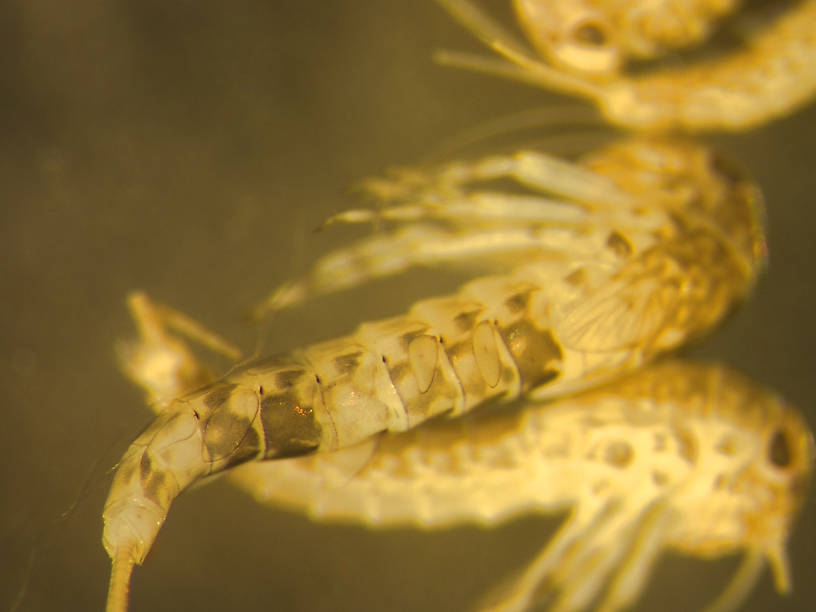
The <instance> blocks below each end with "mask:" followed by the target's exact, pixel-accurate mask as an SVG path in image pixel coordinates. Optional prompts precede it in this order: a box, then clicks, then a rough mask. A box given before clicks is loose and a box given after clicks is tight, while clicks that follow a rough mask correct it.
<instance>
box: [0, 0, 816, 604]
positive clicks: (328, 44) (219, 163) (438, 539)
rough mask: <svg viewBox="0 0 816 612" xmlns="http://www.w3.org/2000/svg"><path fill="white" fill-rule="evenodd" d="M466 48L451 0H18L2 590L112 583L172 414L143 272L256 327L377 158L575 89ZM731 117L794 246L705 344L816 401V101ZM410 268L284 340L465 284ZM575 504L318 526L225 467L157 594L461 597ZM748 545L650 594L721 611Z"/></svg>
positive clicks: (9, 53)
mask: <svg viewBox="0 0 816 612" xmlns="http://www.w3.org/2000/svg"><path fill="white" fill-rule="evenodd" d="M442 45H445V46H448V47H453V48H472V49H476V48H478V47H477V46H476V45H475V44H474V43H473V42H472V41H471V40H470V39H469V37H468V36H467V34H465V33H464V32H462V31H461V30H460V29H459V28H458V27H457V26H456V25H455V24H453V23H452V22H451V21H450V19H449V18H448V17H447V16H446V15H445V14H444V13H443V12H442V11H441V10H439V9H438V8H437V7H436V6H435V5H434V4H433V3H432V2H431V1H430V0H422V1H415V2H410V3H407V2H397V1H395V0H381V1H380V2H376V3H371V2H369V3H362V2H351V1H350V0H334V1H332V0H327V1H325V2H321V3H304V2H301V1H297V0H276V1H275V2H261V1H260V0H255V1H252V0H243V1H239V2H232V3H221V2H212V1H205V2H197V3H174V2H167V1H166V0H161V1H157V0H140V1H138V2H137V1H135V0H134V1H125V0H116V1H113V2H107V3H99V2H92V1H90V0H78V1H75V2H72V3H55V2H47V1H44V0H26V1H25V2H23V1H14V2H7V3H3V4H2V5H0V202H1V203H0V215H2V216H1V217H0V218H2V224H0V231H1V232H2V239H0V270H2V272H1V273H0V283H2V296H3V297H2V301H0V311H1V312H2V321H3V323H2V325H0V333H1V334H2V340H1V342H2V355H1V356H0V360H2V361H1V362H0V381H2V382H0V384H2V387H1V388H2V389H3V397H4V402H3V407H2V414H3V415H4V417H5V418H4V422H3V425H2V427H0V448H2V449H3V450H4V459H5V460H4V464H3V467H2V468H1V469H0V498H2V502H0V558H2V562H3V571H2V572H1V573H0V608H4V609H7V608H9V607H10V606H11V605H12V603H13V602H14V601H15V599H16V598H17V597H18V595H19V594H20V589H21V588H23V587H24V585H27V586H25V588H24V589H23V591H22V602H21V603H20V605H19V608H18V609H19V610H57V609H59V610H94V609H101V608H102V606H103V602H104V597H105V590H106V586H107V576H108V559H107V556H106V554H105V552H104V550H103V549H102V546H101V543H100V535H101V528H102V525H101V519H100V513H101V508H102V504H103V501H104V496H105V493H106V488H107V486H108V484H109V478H106V477H105V474H104V472H105V470H106V469H107V468H108V467H110V466H111V465H112V464H113V463H114V462H115V461H116V460H117V459H118V457H119V455H120V454H121V452H122V451H123V449H124V448H125V447H126V445H127V443H128V441H129V439H130V438H131V437H132V436H134V435H135V434H136V433H137V432H138V431H139V430H140V428H141V427H143V426H144V425H145V424H146V423H147V422H148V420H149V414H148V411H147V410H146V408H145V407H144V403H143V401H142V398H141V396H140V393H139V392H138V391H136V390H135V389H133V388H132V387H131V386H130V385H129V384H128V383H126V382H125V381H124V379H123V378H122V376H121V375H120V374H119V373H118V371H117V369H116V365H115V361H114V354H113V343H114V341H115V339H117V338H120V337H122V336H123V335H126V334H127V333H129V331H130V327H129V326H130V322H129V320H128V316H127V313H126V312H125V308H124V303H123V298H124V295H125V294H126V292H127V291H129V290H132V289H135V288H142V289H145V290H146V291H148V292H149V293H150V294H151V295H153V296H155V297H156V298H158V299H161V300H163V301H166V302H168V303H170V304H173V305H174V306H176V307H178V308H179V309H181V310H184V311H187V312H189V313H191V314H192V315H193V316H195V317H197V318H199V319H200V320H202V321H203V322H205V323H206V324H208V325H210V326H211V327H213V328H214V329H216V330H219V331H220V332H222V333H223V334H224V335H226V336H227V337H230V338H234V339H236V340H238V341H240V342H242V343H243V346H244V347H245V348H247V349H248V350H252V348H253V346H254V342H255V338H256V337H257V335H258V334H257V332H256V330H254V329H253V328H252V327H251V326H250V325H249V324H247V323H246V322H245V321H244V320H243V319H242V317H243V315H244V314H245V313H246V312H247V309H248V307H249V306H250V305H251V304H252V303H253V302H254V301H255V300H257V299H259V298H261V297H262V296H263V295H265V293H266V292H267V291H268V290H269V289H271V288H272V287H273V286H275V285H276V284H277V283H279V282H281V281H282V280H284V279H286V278H288V277H290V276H292V275H294V274H297V273H299V272H302V271H304V270H305V268H306V266H307V265H308V263H309V262H310V261H312V259H313V258H314V257H315V256H316V255H318V254H320V253H323V252H325V251H326V250H327V249H328V248H329V247H331V246H332V245H336V244H338V242H339V241H341V240H343V239H344V238H348V237H349V236H350V235H352V233H353V230H347V229H336V230H332V231H329V232H325V233H321V234H315V233H313V232H312V229H313V228H314V227H316V226H317V225H318V224H319V223H320V222H321V221H322V220H323V219H324V218H325V217H326V216H327V215H329V214H330V213H332V212H336V211H338V210H340V209H343V208H347V207H349V206H351V205H353V204H354V200H353V198H352V197H349V196H347V195H346V194H345V190H346V188H347V187H348V186H349V185H351V184H352V183H353V182H354V181H355V180H357V179H359V178H361V177H363V176H366V175H369V174H372V173H376V172H378V171H379V170H380V169H381V168H383V167H384V166H386V165H390V164H397V163H402V164H406V163H415V162H417V161H421V160H423V159H425V158H427V157H428V156H430V155H432V154H433V153H434V152H435V151H436V150H437V149H436V148H437V147H439V146H441V144H443V143H444V142H445V141H447V140H449V139H452V138H454V137H456V135H457V134H461V133H462V132H463V131H465V130H468V129H471V128H473V127H475V126H479V125H483V124H484V123H485V122H487V121H489V120H491V119H494V118H496V117H498V116H501V115H506V114H508V113H512V112H517V111H520V110H524V109H529V108H532V107H535V106H541V105H542V104H544V103H551V102H552V99H551V98H546V97H545V96H544V95H543V94H542V93H541V92H539V91H535V90H532V89H530V88H526V87H523V86H520V85H513V84H509V83H503V82H499V81H496V80H493V79H489V78H487V77H483V76H479V75H471V74H460V73H456V72H451V71H450V70H446V69H442V68H438V67H436V66H434V65H433V64H432V62H431V60H430V53H431V50H432V49H434V48H436V47H439V46H442ZM711 140H716V141H717V142H718V143H719V144H721V145H722V146H723V147H725V148H726V149H727V150H729V151H731V152H732V154H733V155H734V156H736V157H737V158H738V159H739V160H740V161H741V162H742V163H743V164H744V165H745V166H746V167H747V168H749V169H750V171H751V172H752V173H753V174H754V176H755V177H756V178H757V179H758V180H759V182H760V183H761V184H762V185H763V187H764V189H765V191H766V195H767V199H768V215H769V224H770V246H771V263H770V268H769V271H768V273H767V275H766V277H765V278H764V279H763V280H762V282H761V284H760V286H759V289H758V291H757V293H756V295H755V296H754V297H753V298H752V299H751V301H750V302H749V303H748V304H747V305H746V307H745V308H743V309H742V310H741V311H740V312H739V313H738V314H737V315H736V316H734V317H733V319H732V320H731V321H729V323H728V325H727V326H726V327H725V328H724V329H722V330H720V331H719V332H718V333H717V334H716V335H715V336H714V337H713V338H711V339H709V340H707V341H706V342H705V343H704V344H702V345H701V346H699V347H697V348H696V349H695V350H694V351H693V352H694V353H695V354H701V355H705V356H707V357H711V358H717V359H722V360H724V361H727V362H729V363H731V364H733V365H734V366H736V367H738V368H740V369H742V370H743V371H745V372H747V373H749V374H751V375H753V376H754V377H755V378H756V379H758V380H759V381H761V382H763V383H764V384H766V385H769V386H771V387H773V388H775V389H777V390H779V391H780V392H781V393H783V394H784V395H785V396H786V397H787V398H788V399H789V400H791V401H792V402H793V403H795V404H797V405H798V406H800V407H801V408H802V409H803V410H804V411H805V412H806V414H808V415H809V418H810V421H811V423H816V412H814V411H813V409H812V406H813V391H812V380H813V369H814V366H815V365H816V358H814V353H813V347H814V346H816V333H814V329H816V327H815V326H814V324H813V323H812V314H813V312H814V311H816V281H815V280H814V279H816V275H814V273H813V270H812V262H813V261H816V244H814V242H816V241H814V240H813V237H812V234H813V231H812V228H813V227H814V221H815V220H816V215H815V214H814V208H815V207H814V206H813V200H814V195H813V194H814V193H816V173H814V172H813V170H812V168H811V166H812V164H811V162H810V161H809V160H810V159H811V156H812V147H813V143H814V142H816V107H813V106H811V108H809V109H806V110H805V111H803V112H801V113H799V114H797V115H796V116H794V117H791V118H789V119H788V120H785V121H782V122H778V123H776V124H774V125H771V126H769V127H767V128H764V129H762V130H758V131H756V132H753V133H751V134H744V135H738V136H729V137H724V136H717V137H716V138H711ZM410 280H411V284H412V287H410V288H409V289H408V290H406V291H404V292H400V291H395V289H396V288H402V286H403V285H404V284H405V283H403V282H400V283H394V284H391V285H388V287H387V290H384V289H383V286H382V285H378V286H376V287H373V288H371V289H366V290H363V291H360V292H356V293H355V294H354V295H353V296H347V295H345V296H344V295H341V296H338V297H336V298H332V299H331V300H326V301H323V302H318V303H316V304H315V305H314V306H311V307H309V308H307V309H304V310H303V311H302V312H299V313H298V314H297V315H286V316H281V317H279V318H277V319H275V320H273V321H272V322H271V323H270V325H269V331H270V333H269V334H268V337H267V340H266V348H267V350H269V351H270V352H271V351H273V350H274V351H277V350H284V349H287V348H290V347H292V346H295V345H297V344H301V343H303V342H305V341H311V340H315V339H317V338H320V337H325V336H328V335H331V334H336V333H338V332H341V331H347V330H350V329H351V328H352V326H353V324H354V322H355V321H356V320H358V319H361V318H364V317H365V318H368V317H372V316H376V315H383V314H388V313H392V312H396V311H397V309H398V308H399V307H400V306H401V305H404V304H406V303H409V302H410V301H411V300H413V299H414V298H416V297H418V296H420V295H431V294H432V293H434V292H435V291H438V290H439V289H440V288H442V287H443V286H444V283H446V282H449V281H448V280H447V279H445V280H440V279H439V278H438V277H436V276H430V275H427V274H426V275H422V274H419V275H412V276H411V277H410ZM385 294H387V295H388V296H389V298H388V299H387V300H386V299H385V298H383V296H384V295H385ZM86 483H89V484H88V486H87V487H86V486H85V485H86ZM76 499H78V500H79V501H78V504H77V505H76V507H74V508H71V511H70V513H69V514H68V516H67V518H65V519H64V520H59V516H60V514H61V513H62V512H63V511H65V510H67V509H69V508H70V507H71V506H72V503H73V502H74V501H75V500H76ZM815 521H816V506H814V503H813V502H812V501H811V502H810V503H809V505H808V506H807V507H806V509H805V512H804V515H803V518H802V519H801V520H800V523H799V526H798V529H797V531H796V532H795V535H794V538H793V541H792V543H791V549H792V560H793V572H794V581H795V587H794V594H793V597H792V598H790V599H788V600H780V599H778V598H777V596H776V595H775V594H774V593H773V590H772V587H771V584H770V581H769V580H768V579H767V578H766V579H763V581H762V583H761V584H760V585H759V587H758V588H757V589H756V590H755V592H754V593H753V595H752V597H751V601H750V604H749V605H748V609H750V610H765V609H769V608H771V607H773V608H774V609H791V610H793V609H810V607H811V606H812V603H813V601H814V599H815V598H816V572H814V569H813V568H814V567H816V552H814V551H816V527H815V526H814V524H816V522H815ZM552 526H553V523H552V522H543V521H539V520H537V519H528V520H523V521H518V522H515V523H512V524H510V525H508V526H507V527H506V528H503V529H499V530H492V531H485V530H480V529H478V528H462V529H456V530H450V531H445V532H439V533H418V532H414V531H410V530H399V531H389V532H374V531H367V530H363V529H357V528H352V527H336V526H326V525H318V524H312V523H311V522H309V521H308V520H306V519H304V518H302V517H300V516H297V515H292V514H289V513H285V512H276V511H273V510H270V509H269V508H264V507H260V506H258V505H256V504H255V503H253V502H252V501H251V500H250V499H248V498H247V497H246V496H244V495H243V494H241V493H240V492H238V491H236V490H233V489H232V488H231V487H230V486H229V484H228V483H226V482H217V483H213V484H211V485H209V486H207V487H203V488H201V489H198V490H195V491H192V492H190V493H188V494H186V495H184V496H182V497H181V498H180V499H179V500H178V501H177V503H176V504H174V506H173V510H172V511H171V514H170V518H169V521H168V523H167V526H166V528H165V529H163V530H162V532H161V534H160V536H159V539H158V541H157V543H156V545H155V548H154V550H153V551H152V552H151V554H150V556H149V557H148V561H147V564H146V566H145V567H143V568H137V570H136V573H135V577H134V583H133V597H132V602H133V610H135V611H137V612H138V611H139V610H205V609H206V610H226V609H241V610H266V609H277V610H361V609H369V610H374V609H393V610H414V609H436V610H454V609H463V608H466V607H467V606H468V605H469V604H471V603H472V602H473V601H474V600H475V599H476V598H477V597H478V596H479V595H480V594H481V593H482V592H483V590H484V587H485V585H489V584H492V583H494V582H495V581H496V580H497V578H499V577H500V576H501V575H503V574H504V573H506V572H507V571H509V570H510V569H512V568H513V567H516V566H518V565H520V564H521V563H522V562H523V561H525V560H526V559H527V558H529V556H530V555H531V554H532V553H533V552H534V551H535V550H536V549H537V548H538V547H539V546H540V544H541V543H542V542H543V541H544V538H546V537H547V535H548V533H549V531H550V530H551V529H552ZM32 555H33V557H32ZM31 559H33V562H31V563H29V561H30V560H31ZM732 566H733V564H732V563H728V562H725V563H718V564H703V563H699V562H685V561H679V560H674V559H673V560H667V561H666V562H665V563H663V564H662V565H661V567H660V568H659V573H658V576H657V577H656V580H655V581H654V582H653V583H652V588H651V589H650V591H649V592H648V593H647V595H646V599H645V600H644V602H643V608H644V609H654V608H655V607H657V606H662V605H663V604H664V603H666V602H670V603H671V605H672V608H673V609H677V610H683V609H687V608H688V607H689V606H698V605H699V604H700V603H702V602H703V601H706V600H707V599H708V597H709V596H710V595H711V594H713V593H714V592H715V591H716V590H717V589H718V588H719V587H720V586H721V585H722V581H723V580H724V578H725V575H726V572H727V571H728V570H729V569H730V568H731V567H732Z"/></svg>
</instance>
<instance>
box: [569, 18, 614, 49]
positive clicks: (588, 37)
mask: <svg viewBox="0 0 816 612" xmlns="http://www.w3.org/2000/svg"><path fill="white" fill-rule="evenodd" d="M572 39H573V40H574V41H575V42H576V43H578V44H581V45H586V46H588V47H605V46H607V45H608V44H609V36H608V35H607V32H606V28H605V27H604V25H603V24H602V23H601V22H599V21H595V20H591V19H588V20H586V21H584V22H582V23H579V24H578V25H576V27H574V28H573V30H572Z"/></svg>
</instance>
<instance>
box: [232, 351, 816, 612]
mask: <svg viewBox="0 0 816 612" xmlns="http://www.w3.org/2000/svg"><path fill="white" fill-rule="evenodd" d="M520 408H521V409H518V410H503V411H494V412H489V413H475V414H470V415H466V416H465V417H463V418H461V419H456V420H441V421H434V422H432V423H430V424H428V425H427V426H425V427H423V428H419V429H416V430H412V431H410V432H405V433H402V434H398V435H393V434H388V435H385V436H383V437H380V438H379V439H377V440H376V441H373V442H371V443H369V444H366V443H363V445H362V446H360V447H357V448H352V449H348V450H346V451H340V452H339V453H327V454H318V455H310V456H308V457H302V458H294V459H288V460H284V461H279V462H266V463H251V464H247V465H245V466H242V467H240V468H238V469H237V470H235V471H234V472H233V473H232V480H233V482H235V483H237V484H238V485H239V486H241V487H242V488H244V489H246V490H247V491H248V492H249V493H250V494H252V495H253V496H254V497H255V498H256V499H257V500H259V501H261V502H265V503H270V504H273V505H280V506H284V507H288V508H291V509H294V510H297V511H302V512H306V513H307V514H308V515H309V516H311V517H312V518H314V519H316V520H321V521H344V522H354V523H361V524H364V525H368V526H376V527H396V526H414V527H422V528H443V527H450V526H454V525H460V524H462V523H478V524H481V525H484V526H493V525H496V524H498V523H500V522H502V521H506V520H508V519H510V518H512V517H514V516H517V515H519V514H522V513H560V512H564V511H568V512H569V514H568V518H567V519H565V521H564V523H563V525H562V526H561V528H560V530H559V531H558V532H557V533H556V534H555V536H554V537H553V538H552V539H551V540H550V541H549V542H548V543H547V544H546V545H545V546H544V548H543V549H542V551H541V553H540V554H539V555H537V556H536V557H535V558H534V559H533V560H532V561H531V562H530V563H529V564H528V566H527V567H526V568H524V570H523V571H522V572H521V573H520V574H519V575H518V577H517V578H516V579H515V580H513V581H512V582H511V583H510V584H509V586H508V587H505V588H504V589H502V590H500V591H498V593H497V594H496V595H495V596H494V597H493V598H492V601H490V602H489V603H488V604H487V605H486V607H485V608H483V609H484V610H490V611H492V612H517V611H519V612H520V611H522V610H527V609H528V608H530V607H531V605H532V604H534V603H536V598H545V599H546V600H548V601H549V602H550V603H551V607H550V608H548V609H552V610H579V609H584V608H586V607H588V606H589V605H590V604H592V603H594V602H598V603H599V605H598V609H601V610H606V611H613V610H622V609H626V608H628V607H629V606H631V605H632V604H633V603H634V601H635V600H636V599H637V597H638V595H639V594H640V593H641V591H642V590H643V589H644V587H645V585H646V584H648V581H649V577H650V575H651V572H652V569H653V568H654V565H655V564H656V562H657V561H658V559H659V558H660V556H661V554H662V553H663V552H664V551H674V552H677V553H680V554H683V555H688V556H693V557H698V558H701V559H711V558H714V557H719V556H723V555H728V554H733V553H736V552H741V553H742V554H743V562H742V565H741V567H740V569H739V570H738V571H737V573H736V574H735V575H734V577H733V579H732V581H731V583H730V584H729V586H728V588H727V589H726V590H725V591H724V592H723V593H722V594H721V596H720V597H719V598H718V600H717V601H716V602H715V603H714V605H713V606H711V607H710V608H708V609H709V610H726V609H732V608H733V607H735V606H736V605H738V604H739V602H740V601H741V600H742V599H743V598H744V597H745V596H746V595H747V594H748V592H749V590H750V588H751V587H752V586H753V585H754V584H755V583H756V581H757V579H758V577H759V575H760V571H761V570H762V568H763V566H765V565H766V564H767V565H769V566H770V569H771V571H772V573H773V578H774V583H775V585H776V588H777V590H778V591H780V592H782V593H785V592H788V591H789V590H790V585H791V579H790V569H789V566H788V560H787V552H786V544H787V541H788V537H789V535H790V532H791V527H792V522H793V520H794V518H795V517H796V514H797V511H798V510H799V508H800V507H801V505H802V501H803V498H804V495H805V492H806V491H807V489H808V487H809V484H810V480H811V475H812V468H813V450H814V449H813V439H812V435H811V433H810V431H809V429H808V427H807V424H806V423H805V421H804V420H803V418H802V417H801V415H800V414H799V413H798V412H797V411H795V410H794V409H792V408H791V407H789V406H787V405H785V404H784V403H783V402H782V401H781V400H780V399H779V398H778V397H776V396H775V395H774V394H771V393H768V392H766V391H764V390H762V389H759V388H758V387H757V386H756V385H755V384H753V383H751V382H749V381H748V380H746V379H745V378H744V377H742V376H739V375H737V374H736V373H734V372H732V371H730V370H728V369H727V368H724V367H722V366H717V365H700V364H694V363H691V362H682V361H675V362H667V363H659V364H656V365H652V366H650V367H647V368H646V369H644V370H641V371H639V372H637V373H636V374H634V375H631V376H630V377H629V378H625V379H623V380H619V381H616V382H613V383H611V384H610V385H607V386H604V387H602V388H600V389H596V390H592V391H587V392H584V393H582V394H579V395H576V396H573V397H569V398H565V399H559V400H557V401H555V402H551V403H549V404H547V403H541V402H531V401H525V402H524V403H523V405H522V407H520ZM542 586H543V589H542Z"/></svg>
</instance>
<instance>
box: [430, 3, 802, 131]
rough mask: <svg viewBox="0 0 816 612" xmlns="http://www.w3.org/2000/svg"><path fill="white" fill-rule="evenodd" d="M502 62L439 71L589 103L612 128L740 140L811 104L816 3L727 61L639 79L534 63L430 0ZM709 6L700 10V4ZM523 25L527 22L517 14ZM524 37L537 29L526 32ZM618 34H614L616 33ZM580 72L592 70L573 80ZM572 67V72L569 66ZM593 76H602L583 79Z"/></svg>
mask: <svg viewBox="0 0 816 612" xmlns="http://www.w3.org/2000/svg"><path fill="white" fill-rule="evenodd" d="M437 2H439V3H440V4H441V5H442V6H444V7H445V8H446V9H447V10H448V11H450V12H451V14H452V15H453V16H454V17H455V18H456V19H457V20H459V21H460V22H461V23H462V24H463V25H464V26H465V27H467V28H468V29H469V30H471V31H472V32H473V33H474V34H475V35H476V36H478V37H479V38H480V39H481V40H482V41H483V42H484V43H485V44H487V45H488V46H490V47H491V48H492V49H493V50H494V51H496V52H497V53H498V54H500V55H501V56H503V57H504V58H506V60H508V61H504V62H503V61H497V60H493V59H490V58H481V57H478V56H473V55H470V54H462V53H453V52H444V53H441V54H439V56H438V57H439V59H440V61H442V62H443V63H447V64H451V65H455V66H459V67H463V68H469V69H474V70H479V71H484V72H490V73H494V74H498V75H501V76H506V77H509V78H514V79H517V80H521V81H525V82H529V83H532V84H535V85H538V86H541V87H545V88H547V89H552V90H555V91H559V92H563V93H567V94H575V95H579V96H582V97H585V98H588V99H590V100H592V101H593V102H595V104H597V105H598V107H599V108H600V110H601V112H602V114H603V116H604V118H605V119H606V120H608V121H609V122H611V123H614V124H617V125H621V126H624V127H627V128H634V129H641V130H652V131H655V130H671V129H683V130H690V131H692V130H707V129H726V130H746V129H750V128H752V127H755V126H757V125H759V124H762V123H764V122H767V121H771V120H773V119H777V118H780V117H783V116H785V115H788V114H790V113H791V112H793V111H795V110H796V109H797V108H799V107H801V106H803V105H804V104H806V103H807V102H809V101H810V100H812V99H813V96H814V94H816V69H814V66H816V28H814V23H816V0H802V1H801V2H797V3H791V5H790V6H789V7H788V8H787V10H785V11H784V12H782V13H781V14H779V15H777V16H775V17H774V18H772V19H769V20H768V21H767V23H762V24H761V26H756V25H754V26H753V27H752V28H751V29H750V31H749V32H748V33H746V34H745V41H744V44H742V45H739V46H737V47H736V48H735V49H734V50H733V51H731V52H729V53H725V54H718V55H714V56H711V57H705V58H703V59H700V60H696V61H693V62H690V63H689V62H680V63H668V62H667V63H665V64H660V65H658V66H656V67H654V68H652V69H649V70H645V71H642V72H638V73H629V72H627V71H625V70H621V71H618V70H617V61H612V60H608V59H604V54H600V51H599V52H598V53H599V54H600V56H599V57H597V58H592V57H589V56H587V55H586V54H583V55H579V54H577V52H575V51H571V52H569V53H567V51H566V50H561V52H560V54H561V56H562V57H563V56H564V55H565V54H566V55H567V56H568V58H571V63H572V66H567V67H565V66H564V64H565V62H564V61H563V60H562V61H561V63H560V64H559V65H558V66H554V65H551V64H550V63H548V62H546V61H542V60H541V59H538V58H536V57H535V56H534V55H531V53H530V52H529V51H528V50H527V46H526V45H525V44H524V43H522V42H520V41H518V40H516V37H515V36H513V34H511V33H510V32H508V31H507V30H505V29H504V28H503V27H502V26H501V25H500V24H498V23H497V22H496V21H495V20H493V19H492V18H491V17H490V16H488V15H487V14H486V13H484V12H483V11H481V10H480V9H479V8H478V7H477V5H476V4H475V3H474V2H472V1H471V0H437ZM703 4H706V3H703ZM521 15H522V18H525V14H523V13H522V14H521ZM524 29H525V31H527V32H528V33H531V32H538V33H540V29H539V28H537V27H536V25H535V24H533V23H532V22H529V21H525V22H524ZM618 33H619V34H620V30H618ZM582 62H583V63H584V64H586V65H588V66H592V65H593V63H594V64H597V66H598V69H597V70H594V71H592V70H590V71H587V70H576V69H575V64H581V63H582ZM566 63H570V62H566ZM592 72H596V73H601V75H602V76H600V77H598V76H597V74H595V75H593V74H590V73H592Z"/></svg>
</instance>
